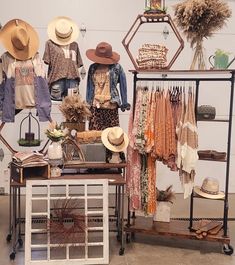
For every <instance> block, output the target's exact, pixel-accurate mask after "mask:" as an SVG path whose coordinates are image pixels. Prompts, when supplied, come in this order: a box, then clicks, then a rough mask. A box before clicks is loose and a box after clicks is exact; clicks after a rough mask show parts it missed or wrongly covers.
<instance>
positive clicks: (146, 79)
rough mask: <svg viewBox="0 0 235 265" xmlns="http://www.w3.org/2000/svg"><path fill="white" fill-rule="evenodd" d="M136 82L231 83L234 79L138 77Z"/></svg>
mask: <svg viewBox="0 0 235 265" xmlns="http://www.w3.org/2000/svg"><path fill="white" fill-rule="evenodd" d="M136 81H137V82H138V81H181V82H182V81H227V82H231V81H232V78H173V77H170V78H168V77H159V78H155V77H153V78H151V77H146V78H145V77H136Z"/></svg>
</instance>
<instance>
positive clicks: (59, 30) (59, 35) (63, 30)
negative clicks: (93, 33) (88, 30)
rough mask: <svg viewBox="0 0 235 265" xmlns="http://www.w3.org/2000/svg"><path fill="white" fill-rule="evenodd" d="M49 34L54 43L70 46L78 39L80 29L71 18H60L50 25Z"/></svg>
mask: <svg viewBox="0 0 235 265" xmlns="http://www.w3.org/2000/svg"><path fill="white" fill-rule="evenodd" d="M47 34H48V37H49V39H51V40H52V41H53V42H54V43H56V44H58V45H68V44H70V43H72V42H74V41H75V40H76V39H77V38H78V35H79V29H78V26H77V25H76V23H75V22H74V21H73V20H72V19H71V18H69V17H63V16H60V17H56V18H54V19H53V20H52V21H51V22H50V23H49V24H48V27H47Z"/></svg>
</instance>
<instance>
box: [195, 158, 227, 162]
mask: <svg viewBox="0 0 235 265" xmlns="http://www.w3.org/2000/svg"><path fill="white" fill-rule="evenodd" d="M199 160H203V161H214V162H226V161H227V159H214V158H199Z"/></svg>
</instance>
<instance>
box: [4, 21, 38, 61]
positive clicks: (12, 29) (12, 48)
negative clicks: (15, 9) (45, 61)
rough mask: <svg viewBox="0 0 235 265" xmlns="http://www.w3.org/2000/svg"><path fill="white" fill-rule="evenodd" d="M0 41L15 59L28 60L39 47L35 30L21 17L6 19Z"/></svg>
mask: <svg viewBox="0 0 235 265" xmlns="http://www.w3.org/2000/svg"><path fill="white" fill-rule="evenodd" d="M0 38H1V42H2V43H3V45H4V47H5V49H6V50H7V51H8V52H9V53H10V54H11V56H13V57H14V58H15V59H17V60H22V61H24V60H28V59H30V58H32V57H34V55H35V54H36V52H37V51H38V48H39V37H38V34H37V32H36V30H35V29H34V28H33V27H32V26H31V25H29V24H28V23H27V22H25V21H23V20H21V19H12V20H10V21H8V22H7V23H6V24H5V25H4V26H3V28H2V29H1V35H0Z"/></svg>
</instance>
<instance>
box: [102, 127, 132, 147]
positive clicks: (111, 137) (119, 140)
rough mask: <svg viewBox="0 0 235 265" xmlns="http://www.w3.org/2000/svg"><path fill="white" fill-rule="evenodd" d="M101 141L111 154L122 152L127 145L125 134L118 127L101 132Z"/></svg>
mask: <svg viewBox="0 0 235 265" xmlns="http://www.w3.org/2000/svg"><path fill="white" fill-rule="evenodd" d="M101 141H102V143H103V144H104V146H105V147H106V148H107V149H109V150H111V151H112V152H122V151H124V150H125V149H126V148H127V146H128V144H129V139H128V136H127V134H126V133H125V132H124V131H123V130H122V128H120V127H110V128H107V129H105V130H103V131H102V134H101Z"/></svg>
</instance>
